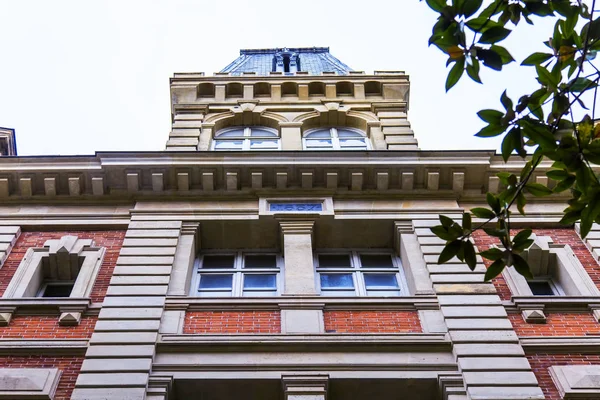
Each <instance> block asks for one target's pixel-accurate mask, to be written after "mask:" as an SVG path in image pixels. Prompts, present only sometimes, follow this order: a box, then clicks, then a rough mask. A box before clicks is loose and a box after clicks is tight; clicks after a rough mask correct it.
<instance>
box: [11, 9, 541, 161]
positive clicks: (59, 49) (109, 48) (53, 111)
mask: <svg viewBox="0 0 600 400" xmlns="http://www.w3.org/2000/svg"><path fill="white" fill-rule="evenodd" d="M0 18H1V20H2V24H1V28H0V29H1V30H0V55H1V59H0V126H3V127H8V128H14V129H16V133H17V146H18V152H19V154H20V155H38V154H93V153H94V152H95V151H113V150H117V151H157V150H162V149H164V145H165V142H166V140H167V138H168V133H169V130H170V108H169V77H171V76H172V75H173V73H174V72H201V71H203V72H205V73H207V74H212V73H213V72H215V71H219V70H221V69H222V68H223V67H225V66H226V65H227V64H229V63H230V62H231V61H233V60H234V59H235V58H236V57H237V56H238V54H239V49H241V48H266V47H284V46H285V47H304V46H308V47H312V46H329V47H330V51H331V53H332V54H333V55H334V56H336V57H337V58H339V59H340V60H341V61H343V62H344V63H346V64H347V65H349V66H350V67H352V68H353V69H355V70H364V71H366V72H367V73H371V72H372V71H374V70H404V71H406V72H407V73H408V74H409V76H410V81H411V97H410V111H409V121H410V122H411V123H412V127H413V129H414V131H415V135H416V137H417V139H418V141H419V145H420V147H421V148H422V149H495V148H496V147H497V144H498V143H497V142H496V141H494V140H490V139H478V138H474V137H473V134H474V133H475V132H477V130H478V129H479V128H480V127H481V125H482V123H481V121H480V120H479V119H478V118H477V116H476V115H475V113H476V112H477V111H478V110H479V109H481V108H499V107H500V105H499V100H498V99H499V96H500V94H501V93H502V90H503V89H504V88H506V87H507V88H508V90H509V94H510V95H511V97H518V96H520V95H521V94H523V93H525V92H526V91H527V90H528V89H532V88H533V87H534V84H533V83H532V82H531V76H532V75H533V73H532V71H528V72H527V73H526V74H525V75H523V73H522V72H520V73H519V74H516V73H515V72H516V71H517V70H522V68H519V67H517V65H516V63H513V64H511V66H510V67H509V68H505V71H503V72H502V73H493V72H489V73H488V72H484V73H483V74H482V78H483V80H484V83H485V85H483V86H481V85H478V84H475V83H472V82H470V81H468V80H467V79H463V81H461V82H460V83H459V84H458V86H457V87H455V88H454V89H453V90H451V91H450V93H449V94H446V93H445V91H444V82H445V79H446V75H447V71H446V68H445V57H444V56H443V55H442V54H441V53H440V52H439V51H438V50H437V49H436V48H434V47H427V39H428V38H429V35H430V33H431V27H432V25H433V23H434V22H435V13H434V12H433V11H431V10H429V8H428V7H427V6H426V4H425V3H424V2H419V1H417V0H391V1H384V0H369V1H355V0H345V1H323V0H321V1H316V0H315V1H312V0H303V1H295V2H287V1H281V0H274V1H265V0H254V1H233V0H230V1H210V2H209V1H199V0H195V1H192V0H170V1H166V0H165V1H155V0H145V1H126V0H119V1H117V0H115V1H81V0H78V1H61V0H54V1H47V0H40V1H27V0H21V1H14V0H0ZM546 25H547V24H546ZM523 28H524V29H523V31H522V32H520V34H519V36H516V37H511V38H510V39H509V40H507V41H506V42H505V44H506V45H508V47H510V48H511V49H514V50H515V51H514V52H513V55H514V56H515V58H517V59H518V60H519V61H520V60H522V59H523V58H524V57H525V56H526V55H528V54H529V53H531V52H532V51H535V50H536V49H538V50H539V47H535V46H539V43H540V42H541V40H542V39H545V38H546V36H547V35H548V33H549V31H548V30H547V29H544V28H543V25H541V24H537V25H536V26H535V27H534V28H530V27H526V26H524V27H523Z"/></svg>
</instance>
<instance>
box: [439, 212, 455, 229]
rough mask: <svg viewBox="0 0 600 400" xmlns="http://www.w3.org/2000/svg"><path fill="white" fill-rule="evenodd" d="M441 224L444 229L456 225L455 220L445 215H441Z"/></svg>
mask: <svg viewBox="0 0 600 400" xmlns="http://www.w3.org/2000/svg"><path fill="white" fill-rule="evenodd" d="M440 222H441V223H442V226H443V227H444V228H446V229H447V228H450V227H451V226H452V225H453V224H454V220H453V219H452V218H449V217H446V216H445V215H440Z"/></svg>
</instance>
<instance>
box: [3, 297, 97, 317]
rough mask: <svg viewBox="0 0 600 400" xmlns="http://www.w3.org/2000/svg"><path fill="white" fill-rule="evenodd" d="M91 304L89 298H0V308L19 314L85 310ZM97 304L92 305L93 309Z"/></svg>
mask: <svg viewBox="0 0 600 400" xmlns="http://www.w3.org/2000/svg"><path fill="white" fill-rule="evenodd" d="M91 305H92V299H90V298H71V297H65V298H46V297H20V298H7V299H3V298H0V310H2V309H5V310H7V309H8V310H12V311H18V312H19V313H20V314H31V313H32V312H34V313H35V314H58V313H60V310H61V309H69V310H81V312H84V311H86V310H87V309H88V308H89V307H90V306H91ZM96 306H97V305H95V306H94V311H95V310H96V308H97V307H96Z"/></svg>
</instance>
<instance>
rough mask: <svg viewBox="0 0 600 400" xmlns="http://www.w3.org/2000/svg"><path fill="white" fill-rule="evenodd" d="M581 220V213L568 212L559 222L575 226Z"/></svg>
mask: <svg viewBox="0 0 600 400" xmlns="http://www.w3.org/2000/svg"><path fill="white" fill-rule="evenodd" d="M580 218H581V211H580V210H579V211H569V212H566V213H565V215H563V217H562V218H561V220H560V221H559V224H561V225H573V224H574V223H575V222H577V221H579V219H580Z"/></svg>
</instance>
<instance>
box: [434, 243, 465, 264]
mask: <svg viewBox="0 0 600 400" xmlns="http://www.w3.org/2000/svg"><path fill="white" fill-rule="evenodd" d="M461 247H462V242H461V241H460V240H455V241H453V242H450V243H448V244H447V245H446V246H445V247H444V250H442V252H441V253H440V257H439V258H438V262H437V263H438V264H444V263H446V262H448V261H449V260H450V259H452V258H453V257H455V256H456V255H457V254H458V252H459V251H460V250H461Z"/></svg>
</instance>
